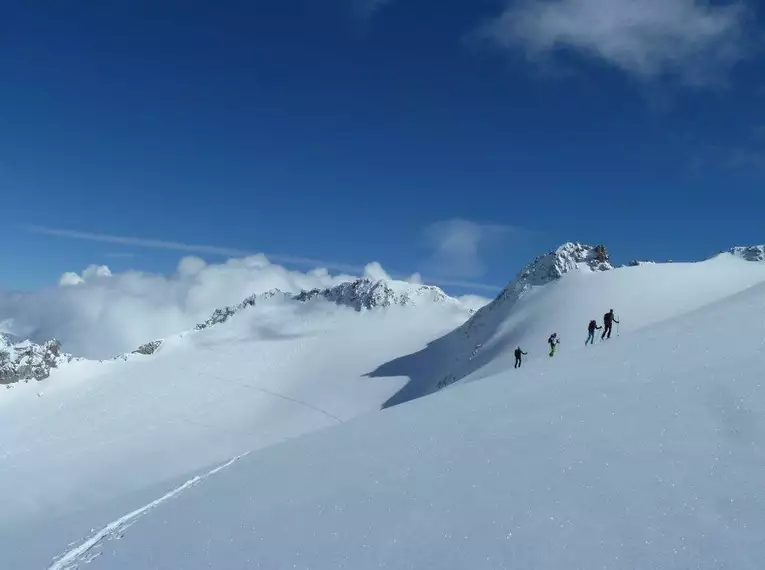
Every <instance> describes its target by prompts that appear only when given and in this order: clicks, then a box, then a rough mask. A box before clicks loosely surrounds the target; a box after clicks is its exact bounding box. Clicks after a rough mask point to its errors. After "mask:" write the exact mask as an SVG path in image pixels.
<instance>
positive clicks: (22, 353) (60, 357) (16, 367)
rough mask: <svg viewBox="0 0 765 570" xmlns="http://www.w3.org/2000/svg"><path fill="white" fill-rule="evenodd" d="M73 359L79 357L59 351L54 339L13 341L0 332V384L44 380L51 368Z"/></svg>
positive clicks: (59, 345) (58, 344) (58, 345)
mask: <svg viewBox="0 0 765 570" xmlns="http://www.w3.org/2000/svg"><path fill="white" fill-rule="evenodd" d="M73 360H81V359H80V358H75V357H74V356H72V355H71V354H67V353H65V352H61V344H60V343H59V342H58V341H57V340H55V339H54V340H49V341H47V342H45V343H43V344H42V345H40V344H36V343H34V342H32V341H30V340H24V341H22V342H13V340H12V339H11V338H10V337H9V336H6V335H3V334H0V384H8V385H10V384H13V383H15V382H20V381H29V380H44V379H45V378H47V377H48V376H50V373H51V370H52V369H54V368H58V367H59V366H60V365H61V364H65V363H67V362H71V361H73Z"/></svg>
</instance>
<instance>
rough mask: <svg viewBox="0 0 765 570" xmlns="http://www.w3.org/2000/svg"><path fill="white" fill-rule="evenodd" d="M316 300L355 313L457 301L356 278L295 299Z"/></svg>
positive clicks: (430, 290) (431, 291)
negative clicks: (382, 308) (420, 303)
mask: <svg viewBox="0 0 765 570" xmlns="http://www.w3.org/2000/svg"><path fill="white" fill-rule="evenodd" d="M317 297H322V298H324V299H325V300H327V301H330V302H332V303H336V304H338V305H344V306H347V307H351V308H352V309H354V310H356V311H362V310H364V309H374V308H376V307H390V306H393V305H400V306H405V305H416V304H418V303H419V302H426V303H427V302H430V303H438V302H457V301H456V300H455V299H453V298H452V297H449V296H448V295H447V294H446V293H444V292H443V291H442V290H441V289H439V288H438V287H433V286H428V285H413V284H410V283H404V282H390V281H374V280H372V279H357V280H355V281H349V282H347V283H341V284H340V285H337V286H335V287H330V288H327V289H312V290H311V291H302V292H301V293H298V294H297V295H295V296H294V297H293V299H294V300H296V301H302V302H305V301H310V300H311V299H315V298H317Z"/></svg>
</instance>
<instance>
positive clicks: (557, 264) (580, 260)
mask: <svg viewBox="0 0 765 570" xmlns="http://www.w3.org/2000/svg"><path fill="white" fill-rule="evenodd" d="M613 268H614V266H613V265H611V258H610V257H609V255H608V251H607V250H606V247H605V246H604V245H596V246H591V245H584V244H581V243H573V242H568V243H564V244H563V245H561V246H560V247H558V248H557V249H554V250H552V251H549V252H547V253H545V254H543V255H540V256H537V257H536V258H535V259H534V261H532V262H531V263H530V264H528V265H527V266H526V267H524V268H523V269H522V270H521V272H520V273H519V274H518V276H517V277H516V281H523V282H524V284H526V285H546V284H547V283H550V282H551V281H555V280H556V279H559V278H560V277H561V276H563V275H564V274H566V273H568V272H570V271H608V270H609V269H613Z"/></svg>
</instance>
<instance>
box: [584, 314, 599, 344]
mask: <svg viewBox="0 0 765 570" xmlns="http://www.w3.org/2000/svg"><path fill="white" fill-rule="evenodd" d="M602 328H603V327H599V326H598V323H597V322H595V320H594V319H593V320H591V321H590V324H589V325H588V326H587V332H588V333H589V334H588V335H587V340H586V341H584V346H587V344H588V343H589V344H595V331H596V330H600V329H602Z"/></svg>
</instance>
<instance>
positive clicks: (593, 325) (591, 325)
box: [587, 320, 598, 331]
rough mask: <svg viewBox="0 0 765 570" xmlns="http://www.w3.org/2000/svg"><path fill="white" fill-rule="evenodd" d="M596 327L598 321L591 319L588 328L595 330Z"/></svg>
mask: <svg viewBox="0 0 765 570" xmlns="http://www.w3.org/2000/svg"><path fill="white" fill-rule="evenodd" d="M596 328H598V323H597V322H595V321H594V320H593V321H590V325H589V326H588V327H587V330H589V331H594V330H595V329H596Z"/></svg>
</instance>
